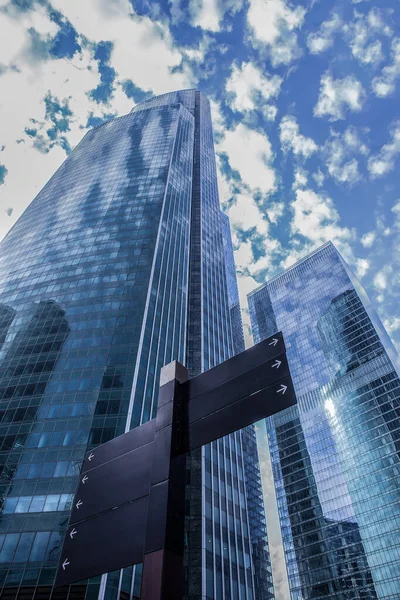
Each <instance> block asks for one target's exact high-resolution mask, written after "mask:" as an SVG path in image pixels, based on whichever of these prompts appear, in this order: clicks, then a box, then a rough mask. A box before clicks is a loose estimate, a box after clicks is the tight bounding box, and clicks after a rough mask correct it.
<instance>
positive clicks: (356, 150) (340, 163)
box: [323, 127, 369, 185]
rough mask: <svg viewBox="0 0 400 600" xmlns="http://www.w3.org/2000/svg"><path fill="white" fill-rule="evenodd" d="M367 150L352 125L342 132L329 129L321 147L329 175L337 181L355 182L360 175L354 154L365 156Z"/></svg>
mask: <svg viewBox="0 0 400 600" xmlns="http://www.w3.org/2000/svg"><path fill="white" fill-rule="evenodd" d="M368 152H369V150H368V147H367V145H366V144H365V143H363V142H362V140H361V139H360V137H359V135H358V133H357V131H356V129H355V128H354V127H348V128H347V129H346V130H345V131H344V133H337V132H335V131H331V136H330V138H329V139H328V140H327V141H326V142H325V144H324V148H323V153H324V156H325V157H326V166H327V168H328V172H329V175H330V176H331V177H332V178H333V179H334V180H335V181H336V182H338V183H348V184H349V185H352V184H354V183H356V182H357V181H359V179H360V177H361V176H360V172H359V168H358V167H359V165H358V160H357V159H356V158H355V157H354V155H356V154H361V155H363V156H365V155H367V154H368Z"/></svg>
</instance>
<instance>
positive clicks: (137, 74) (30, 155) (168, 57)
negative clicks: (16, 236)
mask: <svg viewBox="0 0 400 600" xmlns="http://www.w3.org/2000/svg"><path fill="white" fill-rule="evenodd" d="M52 4H53V6H54V8H56V9H58V10H60V12H61V13H62V14H64V15H65V16H66V17H67V18H68V19H69V20H70V21H71V22H72V24H73V25H74V26H75V28H76V29H77V32H78V35H79V36H80V37H79V41H80V42H81V43H82V37H81V36H82V35H84V36H85V38H86V39H88V40H92V41H94V42H99V41H102V40H110V41H112V42H113V43H114V49H113V52H112V55H111V66H112V67H114V69H115V70H116V71H117V78H116V86H115V91H114V93H113V96H112V97H111V99H110V101H109V104H108V105H107V106H104V105H103V106H100V105H98V104H97V103H96V102H95V101H94V100H93V99H92V98H90V97H89V92H90V91H91V90H93V89H94V88H96V86H97V85H98V84H99V83H100V74H99V71H98V64H97V62H96V61H95V60H94V57H93V50H91V49H90V48H86V49H83V50H82V51H81V52H76V53H75V55H74V56H73V58H72V59H68V60H65V59H55V58H52V59H51V58H50V57H49V56H48V55H47V52H46V51H45V50H43V51H42V54H41V56H40V57H39V56H37V55H36V54H35V53H34V50H33V49H32V47H31V46H32V38H31V34H30V33H29V30H30V29H31V28H35V30H36V31H37V32H38V33H39V34H40V36H41V40H44V42H46V41H47V40H48V39H49V36H50V35H51V36H54V34H55V33H56V32H57V29H58V26H56V25H55V23H54V22H53V21H51V19H50V18H49V16H48V15H47V14H46V13H45V10H44V8H43V7H41V6H40V5H39V4H36V5H35V10H34V11H27V12H22V13H21V11H20V12H19V13H18V14H17V13H11V14H9V13H7V14H6V13H0V19H1V24H0V28H1V30H2V31H7V36H0V61H1V62H2V63H4V64H6V65H10V64H11V65H12V64H15V65H16V66H17V67H18V70H19V72H17V71H16V70H15V69H14V70H12V69H9V70H6V71H5V72H4V73H3V74H2V75H1V79H0V81H1V88H2V91H1V99H0V118H1V122H2V130H1V144H4V145H5V146H6V149H5V151H4V152H3V153H2V162H3V163H4V164H5V165H6V167H7V169H8V174H7V178H6V181H5V184H4V185H1V186H0V213H1V214H3V210H7V209H8V208H9V207H12V208H13V209H14V210H13V211H12V214H11V216H10V217H8V218H2V219H0V237H1V235H2V234H4V233H6V231H7V230H8V229H9V227H10V226H11V225H12V224H13V223H14V222H15V220H16V219H17V218H18V217H19V216H20V214H21V213H22V211H23V210H24V209H25V208H26V206H27V205H28V204H29V202H30V201H31V200H32V199H33V197H34V196H35V195H36V194H37V192H38V191H39V190H40V189H41V187H42V186H43V185H44V184H45V183H46V181H47V180H48V179H49V178H50V177H51V175H52V174H53V173H54V172H55V171H56V169H57V168H58V167H59V166H60V164H61V162H62V161H63V160H64V159H65V157H66V155H65V152H64V151H63V150H62V149H61V148H60V146H55V147H53V148H52V149H50V150H49V148H47V150H49V151H48V153H47V154H44V153H40V152H38V151H37V150H36V149H33V148H32V143H33V141H32V139H31V138H29V137H28V136H27V135H25V133H24V130H25V128H26V127H30V126H32V123H31V122H30V119H31V118H33V119H36V120H37V121H38V122H39V124H43V128H44V130H45V129H46V128H47V125H49V126H51V123H50V121H49V120H48V119H47V118H46V114H45V104H44V102H43V99H44V97H45V96H46V95H47V94H48V92H49V91H50V92H51V94H52V96H54V97H56V98H57V99H58V100H59V101H62V100H64V99H67V101H68V104H69V107H70V109H71V111H72V116H71V117H70V118H69V130H68V131H66V132H65V137H66V138H67V140H68V142H69V144H70V145H71V146H72V147H73V146H74V145H76V144H77V143H78V142H79V141H80V139H81V138H82V137H83V135H84V133H85V129H84V127H85V125H86V122H87V118H88V115H89V113H91V112H93V113H94V115H95V116H98V117H101V116H102V115H104V114H105V113H117V114H125V113H127V112H129V110H130V109H131V108H132V106H133V105H134V102H133V101H132V100H130V99H129V98H127V96H126V95H125V94H124V92H123V90H122V88H121V86H120V85H119V82H121V81H122V80H124V79H132V80H133V81H134V82H135V84H136V85H138V86H139V87H141V88H142V89H145V90H153V91H154V92H155V93H162V92H165V91H169V90H170V89H173V88H182V87H189V86H190V85H191V83H192V81H191V78H190V77H191V76H190V72H188V71H184V72H173V73H172V72H171V69H173V68H174V67H177V66H178V65H180V63H181V59H182V54H181V52H180V51H179V50H177V49H176V48H174V43H173V40H172V38H171V36H170V33H169V31H168V29H167V28H166V27H165V26H164V25H163V24H160V23H157V22H152V21H151V20H150V19H149V18H148V17H138V16H137V15H134V14H133V12H132V6H131V4H130V2H129V0H119V1H115V2H113V3H109V2H106V1H105V0H87V1H85V2H84V3H82V4H81V3H80V2H78V0H69V2H67V3H65V2H62V0H54V2H52ZM17 17H18V18H17ZM44 48H45V46H44ZM132 57H134V60H132ZM33 58H34V59H35V60H33ZM21 139H22V140H23V141H22V142H19V143H18V142H17V140H19V141H20V140H21ZM21 171H22V172H23V173H24V177H21Z"/></svg>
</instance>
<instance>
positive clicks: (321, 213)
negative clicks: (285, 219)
mask: <svg viewBox="0 0 400 600" xmlns="http://www.w3.org/2000/svg"><path fill="white" fill-rule="evenodd" d="M291 206H292V209H293V213H294V216H293V220H292V222H291V232H292V234H293V235H301V236H303V237H305V238H307V239H308V240H309V241H310V242H311V243H312V247H317V246H320V245H321V244H324V243H325V242H328V241H329V240H331V241H332V242H333V243H334V244H335V245H336V246H337V247H338V249H339V250H340V251H342V252H343V253H344V254H345V255H347V256H348V255H349V253H350V249H349V242H350V241H352V240H353V238H354V231H352V230H351V229H348V228H347V227H341V225H340V223H339V222H340V217H339V213H338V212H337V210H336V208H335V206H334V204H333V201H332V200H331V199H330V198H328V197H326V196H321V195H318V194H316V193H315V192H314V191H313V190H311V189H305V190H304V189H298V190H296V199H295V201H294V202H293V203H292V205H291Z"/></svg>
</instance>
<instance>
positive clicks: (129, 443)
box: [82, 419, 156, 474]
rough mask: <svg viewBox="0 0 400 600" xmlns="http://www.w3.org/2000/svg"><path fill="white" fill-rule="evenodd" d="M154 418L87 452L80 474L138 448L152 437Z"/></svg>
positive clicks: (150, 440) (151, 439) (154, 427)
mask: <svg viewBox="0 0 400 600" xmlns="http://www.w3.org/2000/svg"><path fill="white" fill-rule="evenodd" d="M155 430H156V424H155V419H153V420H152V421H148V422H147V423H144V424H143V425H141V426H140V427H136V428H135V429H132V430H131V431H128V433H124V434H123V435H120V436H118V437H116V438H114V439H113V440H110V441H109V442H106V443H105V444H101V446H98V447H97V448H94V450H92V451H91V452H89V453H88V455H87V457H86V459H85V462H84V463H83V467H82V474H83V473H86V472H87V471H90V469H95V468H96V467H98V466H99V465H102V464H104V463H105V462H108V461H109V460H113V459H114V458H117V456H122V455H123V454H125V453H126V452H130V451H131V450H135V448H140V447H141V446H144V445H145V444H148V443H149V442H152V441H153V439H154V434H155Z"/></svg>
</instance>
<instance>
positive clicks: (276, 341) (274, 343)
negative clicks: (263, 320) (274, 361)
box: [268, 338, 278, 346]
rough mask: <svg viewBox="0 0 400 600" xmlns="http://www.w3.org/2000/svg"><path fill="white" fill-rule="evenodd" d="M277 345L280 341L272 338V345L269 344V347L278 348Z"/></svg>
mask: <svg viewBox="0 0 400 600" xmlns="http://www.w3.org/2000/svg"><path fill="white" fill-rule="evenodd" d="M277 343H278V340H277V339H276V338H272V342H270V343H269V344H268V346H276V345H277Z"/></svg>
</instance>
